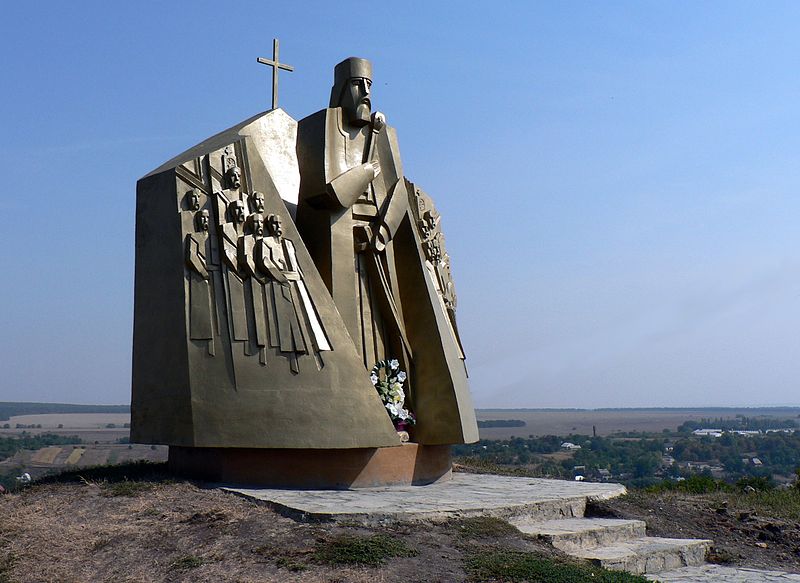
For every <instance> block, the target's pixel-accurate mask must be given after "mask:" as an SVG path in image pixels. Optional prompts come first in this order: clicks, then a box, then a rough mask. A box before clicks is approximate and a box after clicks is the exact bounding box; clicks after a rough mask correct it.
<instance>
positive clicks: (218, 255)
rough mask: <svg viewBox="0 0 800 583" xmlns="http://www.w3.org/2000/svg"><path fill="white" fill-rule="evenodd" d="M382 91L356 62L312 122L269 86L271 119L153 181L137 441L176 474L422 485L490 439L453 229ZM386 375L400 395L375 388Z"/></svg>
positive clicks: (145, 246) (340, 73) (143, 282)
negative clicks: (464, 448) (447, 232)
mask: <svg viewBox="0 0 800 583" xmlns="http://www.w3.org/2000/svg"><path fill="white" fill-rule="evenodd" d="M277 49H278V46H277V41H276V42H275V45H274V51H275V54H274V57H273V59H272V60H271V61H268V60H266V59H259V62H264V63H266V64H269V65H271V66H273V68H274V72H275V75H277V71H278V68H279V67H280V68H283V69H286V70H291V68H290V67H289V66H288V65H283V64H281V63H279V62H278V58H277ZM371 84H372V71H371V65H370V63H369V61H366V60H364V59H357V58H350V59H346V60H344V61H342V62H341V63H339V65H337V66H336V68H335V73H334V85H333V89H332V91H331V99H330V106H329V107H328V108H326V109H323V110H321V111H319V112H317V113H315V114H312V115H310V116H308V117H306V118H304V119H302V120H300V122H299V123H298V122H296V121H295V120H293V119H292V118H291V117H290V116H288V115H287V114H286V113H285V112H284V111H283V110H281V109H278V108H276V107H275V106H276V105H277V104H276V103H275V99H277V77H275V76H274V77H273V109H271V110H269V111H267V112H265V113H262V114H259V115H256V116H255V117H253V118H250V119H248V120H246V121H244V122H242V123H240V124H238V125H236V126H234V127H232V128H230V129H228V130H226V131H224V132H222V133H220V134H217V135H216V136H214V137H212V138H209V139H208V140H206V141H204V142H202V143H201V144H199V145H198V146H195V147H194V148H191V149H190V150H188V151H186V152H184V153H183V154H181V155H179V156H177V157H176V158H174V159H173V160H171V161H169V162H167V163H166V164H164V165H163V166H161V167H160V168H158V169H157V170H155V171H153V172H151V173H150V174H148V175H147V176H145V177H144V178H142V179H141V180H140V181H139V183H138V185H137V209H136V276H135V299H134V343H133V398H132V423H131V437H132V440H133V441H135V442H139V443H160V444H167V445H169V446H170V464H171V466H172V467H173V468H174V469H175V470H176V471H179V472H183V473H188V474H193V475H197V476H199V477H203V478H206V479H211V480H219V481H234V482H247V483H254V484H262V485H265V486H270V485H278V486H299V487H359V486H372V485H377V484H391V483H416V484H424V483H430V482H432V481H435V480H438V479H443V478H446V477H447V476H449V472H450V456H449V446H450V444H455V443H468V442H473V441H476V440H477V439H478V430H477V425H476V421H475V415H474V411H473V408H472V402H471V397H470V394H469V387H468V383H467V375H466V369H465V366H464V353H463V350H462V347H461V343H460V340H459V336H458V329H457V327H456V320H455V309H456V296H455V291H454V286H453V281H452V278H451V276H450V264H449V261H450V260H449V256H448V255H447V252H446V250H445V248H444V238H443V235H442V231H441V222H440V217H439V215H438V213H437V212H436V209H435V208H434V206H433V203H432V201H431V199H430V197H429V196H428V195H427V194H425V193H424V192H423V191H422V190H421V189H420V188H418V187H417V186H415V185H414V184H413V183H412V182H410V181H409V180H408V179H407V178H406V177H405V176H404V174H403V168H402V163H401V159H400V152H399V148H398V141H397V136H396V132H395V130H394V128H392V127H391V126H389V125H388V124H387V123H386V118H385V117H384V115H383V114H381V113H377V112H375V113H373V112H372V108H371V101H370V91H371V89H370V88H371ZM386 363H391V366H390V367H389V366H388V365H387V367H386V369H387V371H389V370H390V369H391V370H390V372H391V374H392V375H394V376H392V377H391V378H390V379H389V380H390V381H391V383H392V387H393V389H392V391H391V393H392V394H393V395H395V402H384V401H385V398H386V394H387V391H384V392H383V393H382V395H383V397H384V400H382V398H381V395H379V391H376V386H373V385H376V383H377V382H378V379H377V376H376V372H375V371H377V370H380V366H378V368H374V367H375V366H376V365H381V364H386ZM403 384H404V386H402V385H403ZM397 395H400V397H399V398H397V397H396V396H397ZM403 399H404V401H403ZM405 407H407V408H408V409H405ZM393 420H394V423H393ZM414 422H415V424H414V425H410V423H414ZM409 434H410V441H409V442H407V443H403V439H404V438H406V437H407V436H408V435H409Z"/></svg>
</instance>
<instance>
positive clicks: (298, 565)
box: [275, 557, 308, 573]
mask: <svg viewBox="0 0 800 583" xmlns="http://www.w3.org/2000/svg"><path fill="white" fill-rule="evenodd" d="M275 566H276V567H278V568H280V569H287V570H289V571H292V572H294V573H299V572H300V571H305V570H306V569H308V565H306V564H305V563H304V562H302V561H298V560H297V559H293V558H291V557H278V558H277V559H275Z"/></svg>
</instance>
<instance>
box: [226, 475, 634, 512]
mask: <svg viewBox="0 0 800 583" xmlns="http://www.w3.org/2000/svg"><path fill="white" fill-rule="evenodd" d="M224 489H225V490H227V491H229V492H233V493H236V494H239V495H241V496H245V497H247V498H252V499H254V500H258V501H260V502H264V503H266V504H268V505H269V506H270V507H272V508H273V509H275V510H277V511H278V512H280V513H282V514H284V515H287V516H292V517H294V518H300V519H306V520H356V521H360V522H365V523H374V522H382V521H387V520H396V521H409V520H410V521H415V520H445V519H448V518H457V517H464V516H496V517H498V518H503V519H506V520H510V521H514V520H515V519H526V520H540V521H545V520H552V519H557V518H574V517H581V516H583V511H584V509H585V508H586V502H587V500H589V499H598V500H607V499H609V498H614V497H616V496H620V495H622V494H624V493H625V487H624V486H621V485H619V484H595V483H591V482H569V481H566V480H546V479H540V478H517V477H508V476H496V475H492V474H462V473H454V474H453V479H452V480H447V481H442V482H438V483H436V484H431V485H428V486H392V487H381V488H360V489H358V490H278V489H254V488H224Z"/></svg>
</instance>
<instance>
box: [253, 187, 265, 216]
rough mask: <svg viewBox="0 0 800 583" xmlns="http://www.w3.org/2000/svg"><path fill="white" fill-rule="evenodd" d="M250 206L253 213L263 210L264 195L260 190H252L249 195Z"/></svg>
mask: <svg viewBox="0 0 800 583" xmlns="http://www.w3.org/2000/svg"><path fill="white" fill-rule="evenodd" d="M250 206H251V207H252V208H253V212H254V213H263V212H264V195H263V194H262V193H260V192H254V193H253V194H251V195H250Z"/></svg>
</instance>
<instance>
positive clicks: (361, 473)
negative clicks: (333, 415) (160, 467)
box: [169, 443, 452, 489]
mask: <svg viewBox="0 0 800 583" xmlns="http://www.w3.org/2000/svg"><path fill="white" fill-rule="evenodd" d="M169 467H170V470H171V471H173V472H175V473H176V474H179V475H184V476H188V477H192V478H197V479H202V480H207V481H210V482H222V483H226V484H241V485H250V486H255V487H262V488H299V489H346V488H372V487H378V486H408V485H415V486H421V485H425V484H432V483H434V482H439V481H444V480H449V479H450V478H451V476H452V473H451V468H452V462H451V456H450V446H449V445H420V444H417V443H405V444H403V445H400V446H397V447H378V448H355V449H328V450H324V449H256V448H212V447H178V446H170V448H169Z"/></svg>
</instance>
